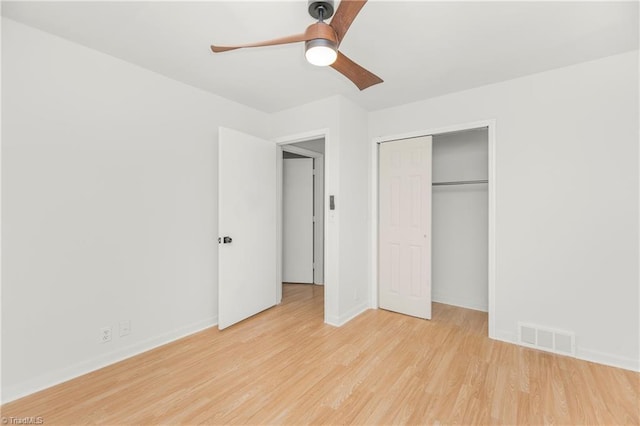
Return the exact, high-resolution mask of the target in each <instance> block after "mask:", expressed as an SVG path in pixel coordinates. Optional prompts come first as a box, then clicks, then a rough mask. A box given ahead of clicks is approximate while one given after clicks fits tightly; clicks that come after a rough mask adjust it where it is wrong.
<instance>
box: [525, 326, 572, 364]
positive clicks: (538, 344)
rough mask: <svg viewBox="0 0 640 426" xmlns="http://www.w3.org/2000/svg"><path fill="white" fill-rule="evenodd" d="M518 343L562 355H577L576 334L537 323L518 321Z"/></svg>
mask: <svg viewBox="0 0 640 426" xmlns="http://www.w3.org/2000/svg"><path fill="white" fill-rule="evenodd" d="M518 343H520V344H521V345H523V346H527V347H530V348H534V349H540V350H543V351H547V352H554V353H558V354H562V355H570V356H574V355H575V335H574V334H573V333H571V332H568V331H563V330H555V329H552V328H548V327H542V326H539V325H535V324H526V323H518Z"/></svg>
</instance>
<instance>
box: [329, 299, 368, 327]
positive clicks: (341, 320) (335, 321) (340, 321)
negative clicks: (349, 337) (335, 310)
mask: <svg viewBox="0 0 640 426" xmlns="http://www.w3.org/2000/svg"><path fill="white" fill-rule="evenodd" d="M368 309H370V308H369V306H368V304H367V303H366V302H363V303H361V304H359V305H357V306H354V307H353V308H352V309H349V311H347V312H346V313H344V314H342V315H340V316H338V317H335V316H331V318H329V319H328V320H327V321H325V322H326V323H327V324H329V325H333V326H334V327H342V326H343V325H345V324H346V323H348V322H349V321H351V320H352V319H354V318H355V317H357V316H358V315H360V314H362V313H364V312H365V311H366V310H368Z"/></svg>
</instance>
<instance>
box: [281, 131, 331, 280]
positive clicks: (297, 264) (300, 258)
mask: <svg viewBox="0 0 640 426" xmlns="http://www.w3.org/2000/svg"><path fill="white" fill-rule="evenodd" d="M282 151H283V153H282V163H283V165H282V282H283V283H293V284H319V285H322V284H323V283H324V139H316V140H311V141H304V142H298V143H293V144H287V145H282Z"/></svg>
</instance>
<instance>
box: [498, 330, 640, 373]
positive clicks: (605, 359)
mask: <svg viewBox="0 0 640 426" xmlns="http://www.w3.org/2000/svg"><path fill="white" fill-rule="evenodd" d="M494 339H495V340H500V341H501V342H506V343H512V344H514V345H518V346H522V347H524V348H529V346H525V345H521V344H520V343H519V342H518V335H517V333H512V332H509V331H506V330H496V335H495V336H494ZM534 349H535V350H539V349H537V348H534ZM549 353H554V352H549ZM559 355H561V356H569V355H566V354H559ZM575 358H576V359H580V360H582V361H589V362H594V363H596V364H602V365H608V366H609V367H616V368H622V369H624V370H631V371H637V372H640V360H637V359H635V360H634V359H632V358H625V357H621V356H618V355H613V354H609V353H605V352H598V351H593V350H590V349H585V348H581V347H580V346H576V356H575Z"/></svg>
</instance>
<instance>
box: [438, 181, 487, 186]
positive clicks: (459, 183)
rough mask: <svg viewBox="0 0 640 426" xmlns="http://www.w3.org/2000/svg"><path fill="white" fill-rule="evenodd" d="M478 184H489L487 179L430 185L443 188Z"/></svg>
mask: <svg viewBox="0 0 640 426" xmlns="http://www.w3.org/2000/svg"><path fill="white" fill-rule="evenodd" d="M478 183H489V181H488V180H487V179H479V180H456V181H450V182H433V183H432V184H431V185H433V186H444V185H473V184H478Z"/></svg>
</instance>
